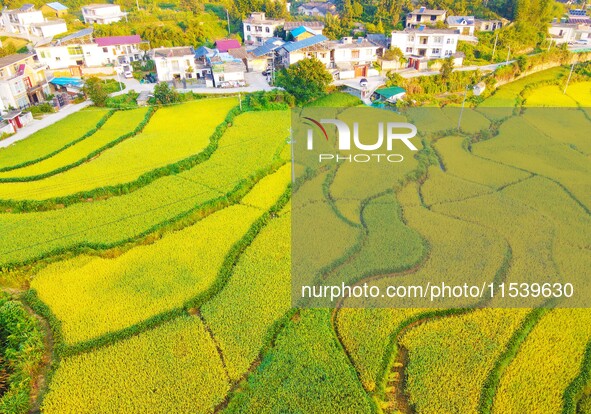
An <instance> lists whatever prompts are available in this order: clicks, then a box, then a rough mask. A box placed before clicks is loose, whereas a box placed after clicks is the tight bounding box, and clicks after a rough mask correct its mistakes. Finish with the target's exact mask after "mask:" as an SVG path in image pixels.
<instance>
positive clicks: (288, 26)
mask: <svg viewBox="0 0 591 414" xmlns="http://www.w3.org/2000/svg"><path fill="white" fill-rule="evenodd" d="M300 26H304V27H307V28H308V29H312V30H322V29H324V23H323V22H318V21H309V22H301V21H300V22H285V23H284V24H283V29H285V30H286V31H288V32H289V31H290V30H293V29H295V28H296V27H300Z"/></svg>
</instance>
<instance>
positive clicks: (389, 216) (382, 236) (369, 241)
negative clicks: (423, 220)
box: [322, 194, 427, 306]
mask: <svg viewBox="0 0 591 414" xmlns="http://www.w3.org/2000/svg"><path fill="white" fill-rule="evenodd" d="M362 214H363V222H364V226H365V228H366V232H367V233H366V236H365V237H364V239H363V242H362V244H361V246H360V249H359V250H358V251H356V252H355V253H354V254H353V255H351V256H350V257H349V259H348V260H347V261H346V262H345V263H344V264H343V265H341V266H338V267H337V268H336V269H334V270H332V271H331V272H329V273H328V274H325V275H323V277H322V281H323V282H324V283H326V284H328V285H332V284H338V283H341V282H345V283H346V284H347V285H350V284H353V283H355V282H357V281H359V280H361V279H363V278H366V277H369V276H374V275H381V274H389V273H395V272H400V271H403V270H406V269H409V268H411V267H412V266H413V265H416V264H418V263H419V262H420V261H421V260H422V259H423V258H424V256H425V255H426V250H427V246H426V245H425V244H424V243H423V240H422V239H421V237H420V235H419V234H418V233H417V232H416V231H415V230H414V229H412V228H410V227H408V226H406V225H405V223H404V222H403V221H402V211H401V209H400V206H399V204H398V202H397V201H396V199H395V196H394V195H393V194H386V195H383V196H381V197H378V198H375V199H372V200H371V201H370V202H369V203H367V205H366V206H365V208H364V209H363V213H362ZM351 302H352V301H351ZM351 302H349V303H348V305H349V306H354V305H353V303H351ZM325 304H326V305H328V303H326V302H325ZM357 305H359V303H358V304H357Z"/></svg>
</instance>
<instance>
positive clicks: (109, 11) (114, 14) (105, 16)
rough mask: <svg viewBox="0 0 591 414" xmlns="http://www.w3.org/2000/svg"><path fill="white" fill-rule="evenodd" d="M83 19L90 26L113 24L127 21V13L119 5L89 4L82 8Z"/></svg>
mask: <svg viewBox="0 0 591 414" xmlns="http://www.w3.org/2000/svg"><path fill="white" fill-rule="evenodd" d="M82 17H83V18H84V23H88V24H93V23H96V24H111V23H115V22H118V21H121V19H123V18H125V19H127V13H125V12H122V11H121V6H119V5H118V4H89V5H87V6H82Z"/></svg>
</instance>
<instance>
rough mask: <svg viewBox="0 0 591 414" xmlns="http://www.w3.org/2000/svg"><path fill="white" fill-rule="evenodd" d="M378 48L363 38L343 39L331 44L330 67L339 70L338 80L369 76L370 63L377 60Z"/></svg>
mask: <svg viewBox="0 0 591 414" xmlns="http://www.w3.org/2000/svg"><path fill="white" fill-rule="evenodd" d="M379 48H380V46H378V45H376V44H375V43H373V42H370V41H369V40H367V39H365V38H363V37H360V38H357V39H353V38H352V37H344V38H342V39H341V40H340V41H335V42H331V61H332V62H331V63H332V64H331V66H332V68H335V69H338V70H339V78H340V79H347V78H358V77H362V76H364V77H365V76H369V70H370V69H371V65H372V63H373V62H376V61H377V60H378V49H379Z"/></svg>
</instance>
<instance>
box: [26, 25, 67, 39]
mask: <svg viewBox="0 0 591 414" xmlns="http://www.w3.org/2000/svg"><path fill="white" fill-rule="evenodd" d="M67 31H68V28H67V27H66V23H65V22H63V23H57V24H52V25H49V26H32V27H31V34H33V35H35V36H41V37H53V36H55V35H58V34H60V33H65V32H67Z"/></svg>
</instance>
